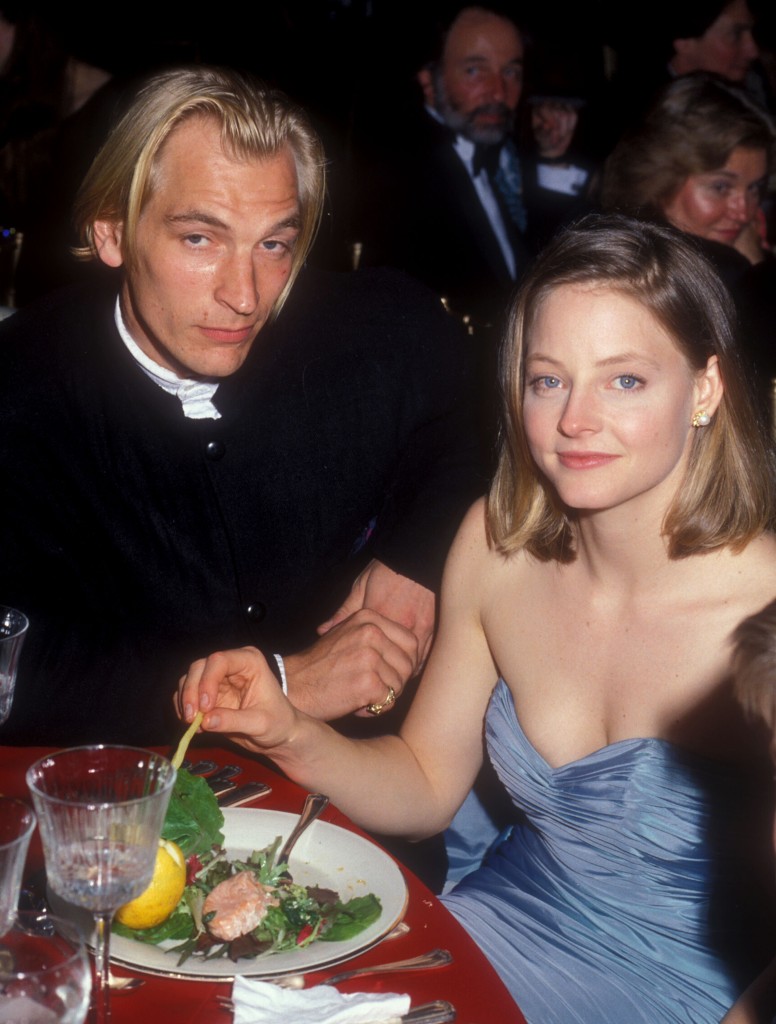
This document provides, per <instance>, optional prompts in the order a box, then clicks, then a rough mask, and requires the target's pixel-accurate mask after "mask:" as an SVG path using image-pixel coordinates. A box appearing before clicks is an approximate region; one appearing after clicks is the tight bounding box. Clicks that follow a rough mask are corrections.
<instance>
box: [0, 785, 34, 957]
mask: <svg viewBox="0 0 776 1024" xmlns="http://www.w3.org/2000/svg"><path fill="white" fill-rule="evenodd" d="M34 829H35V815H34V814H33V813H32V809H31V808H30V807H28V806H27V804H25V803H22V801H21V800H13V799H11V798H10V797H2V798H0V938H1V937H2V936H3V935H5V934H6V932H8V931H10V929H11V928H12V927H13V923H14V920H15V918H16V906H17V904H18V902H19V890H20V889H21V885H22V872H23V871H24V861H25V858H26V856H27V847H28V846H29V845H30V837H31V836H32V833H33V831H34Z"/></svg>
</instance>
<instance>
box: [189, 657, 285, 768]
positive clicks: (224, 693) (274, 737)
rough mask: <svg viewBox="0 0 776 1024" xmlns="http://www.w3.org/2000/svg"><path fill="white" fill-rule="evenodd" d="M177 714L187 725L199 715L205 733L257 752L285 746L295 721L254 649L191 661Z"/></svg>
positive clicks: (267, 669)
mask: <svg viewBox="0 0 776 1024" xmlns="http://www.w3.org/2000/svg"><path fill="white" fill-rule="evenodd" d="M176 708H177V711H178V715H179V716H180V717H181V718H182V719H183V720H184V721H186V722H191V721H192V719H193V718H194V716H195V715H196V713H197V712H198V711H202V712H203V713H204V718H203V720H202V729H203V730H204V731H205V732H218V733H226V734H228V735H230V736H231V737H232V738H233V739H235V740H236V741H237V742H238V743H241V744H242V745H243V746H245V747H248V748H249V749H252V750H255V751H260V752H266V751H268V750H271V749H274V748H277V747H280V746H283V745H284V744H285V743H286V742H288V740H289V739H290V738H291V736H292V735H293V732H294V729H295V726H296V723H297V719H298V718H299V712H297V711H296V710H295V709H294V707H293V706H292V705H291V704H290V703H289V701H288V700H287V698H286V697H284V695H283V692H282V690H281V689H280V686H279V685H278V681H277V679H276V678H275V676H274V674H273V673H272V671H271V670H270V668H269V666H268V665H267V662H266V660H265V659H264V656H263V655H262V654H261V652H260V651H257V650H256V648H255V647H240V648H238V649H236V650H231V651H218V652H217V653H216V654H211V655H210V657H208V658H203V659H200V660H199V661H195V662H194V663H193V664H192V665H191V666H190V668H189V670H188V672H187V673H186V675H185V676H183V677H182V678H181V679H180V682H179V683H178V693H177V696H176Z"/></svg>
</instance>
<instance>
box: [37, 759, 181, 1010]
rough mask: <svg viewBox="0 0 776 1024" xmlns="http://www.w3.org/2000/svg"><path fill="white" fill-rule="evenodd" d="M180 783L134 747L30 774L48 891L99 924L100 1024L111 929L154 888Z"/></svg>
mask: <svg viewBox="0 0 776 1024" xmlns="http://www.w3.org/2000/svg"><path fill="white" fill-rule="evenodd" d="M174 782H175V769H174V768H173V766H172V765H171V764H170V762H169V761H168V760H167V759H166V758H164V757H161V756H160V755H159V754H152V753H150V752H149V751H147V750H139V749H137V748H135V747H118V746H94V747H75V748H73V749H70V750H62V751H59V752H58V753H56V754H51V755H49V756H48V757H43V758H41V759H40V760H39V761H36V762H35V764H34V765H32V767H31V768H30V769H29V770H28V772H27V785H28V786H29V788H30V792H31V793H32V799H33V801H34V803H35V809H36V811H37V812H38V819H39V821H40V832H41V838H42V840H43V853H44V856H45V859H46V873H47V875H48V882H49V885H50V886H51V888H52V889H53V891H54V892H55V893H56V894H57V895H58V896H61V897H62V899H64V900H67V901H68V902H70V903H74V904H76V905H77V906H80V907H85V908H86V909H87V910H90V911H91V913H92V915H93V917H94V920H95V940H94V945H95V951H94V955H95V970H96V978H97V984H96V991H95V1012H96V1020H97V1022H98V1024H104V1022H106V1021H107V1019H108V1016H109V1013H110V1004H109V998H110V989H109V987H108V966H109V955H110V951H109V940H110V922H111V919H112V917H113V915H114V913H115V912H116V910H117V909H118V908H119V907H120V906H122V905H123V904H124V903H128V902H129V901H130V900H133V899H134V898H135V897H136V896H139V895H140V894H141V893H142V892H143V891H144V890H145V889H146V888H147V887H148V884H149V882H150V881H151V876H152V875H153V871H154V864H155V861H156V851H157V848H158V840H159V833H160V832H161V829H162V824H163V822H164V815H165V813H166V811H167V804H168V802H169V799H170V793H171V791H172V787H173V784H174Z"/></svg>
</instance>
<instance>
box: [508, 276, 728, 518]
mask: <svg viewBox="0 0 776 1024" xmlns="http://www.w3.org/2000/svg"><path fill="white" fill-rule="evenodd" d="M719 397H721V389H720V386H719V375H718V372H717V360H716V357H712V358H711V359H710V360H709V366H708V367H707V368H706V370H705V371H702V372H701V373H696V372H695V371H694V370H692V369H691V367H690V366H689V364H688V362H687V360H686V359H685V357H684V355H683V354H682V352H681V351H680V350H679V348H678V347H677V345H676V343H675V342H674V339H673V338H672V337H671V336H670V335H669V334H668V333H667V332H666V330H665V329H664V328H663V327H662V326H661V325H660V324H659V323H658V321H657V320H656V319H655V317H654V316H653V315H652V313H651V312H650V311H649V310H648V309H646V308H645V307H644V306H642V305H641V304H640V303H638V302H637V301H636V300H635V299H632V298H630V297H629V296H626V295H623V294H621V293H619V292H616V291H613V290H610V289H607V288H600V287H591V286H578V285H563V286H561V287H559V288H557V289H555V291H553V292H551V293H550V294H549V295H548V296H547V298H546V299H545V300H544V301H543V303H542V305H541V307H540V309H539V312H538V315H537V317H536V320H535V323H534V326H533V329H532V330H531V332H530V337H529V339H528V347H527V352H526V366H525V391H524V406H523V415H524V423H525V431H526V435H527V438H528V444H529V447H530V450H531V454H532V456H533V458H534V460H535V462H536V464H537V465H538V467H539V469H540V470H541V472H542V473H543V474H544V476H545V477H547V479H549V481H550V482H551V483H552V484H553V486H554V487H555V489H556V491H557V492H558V495H559V497H560V499H561V500H562V501H563V502H564V504H565V505H567V506H568V507H570V508H573V509H579V510H583V509H587V510H591V511H596V510H603V509H608V508H614V507H617V506H621V505H624V504H626V503H630V502H633V501H634V500H635V499H639V498H641V497H643V496H644V495H647V494H648V495H650V496H651V498H654V499H655V500H656V501H657V508H658V510H662V511H665V509H666V508H667V507H668V505H669V504H670V502H671V500H672V499H673V496H674V494H675V493H676V489H677V487H678V486H679V484H680V482H681V480H682V478H683V475H684V470H685V463H686V459H687V452H688V450H689V445H690V438H691V434H692V432H693V430H694V429H705V428H693V427H692V426H691V420H692V417H693V414H694V413H695V412H696V411H697V410H698V409H699V408H703V409H706V410H707V411H708V412H709V414H710V415H712V414H713V413H714V411H715V410H716V407H717V404H718V401H719ZM634 514H637V513H634ZM661 514H662V513H661Z"/></svg>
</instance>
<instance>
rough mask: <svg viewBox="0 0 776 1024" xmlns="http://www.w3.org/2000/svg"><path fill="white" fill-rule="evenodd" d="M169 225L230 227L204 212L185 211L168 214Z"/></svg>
mask: <svg viewBox="0 0 776 1024" xmlns="http://www.w3.org/2000/svg"><path fill="white" fill-rule="evenodd" d="M164 219H165V220H166V221H167V223H168V224H208V225H209V226H210V227H211V228H226V227H228V225H227V224H225V223H224V222H223V221H222V220H221V219H220V218H218V217H214V216H213V215H212V213H205V212H204V211H202V210H184V211H183V212H182V213H168V214H167V216H166V217H165V218H164Z"/></svg>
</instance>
